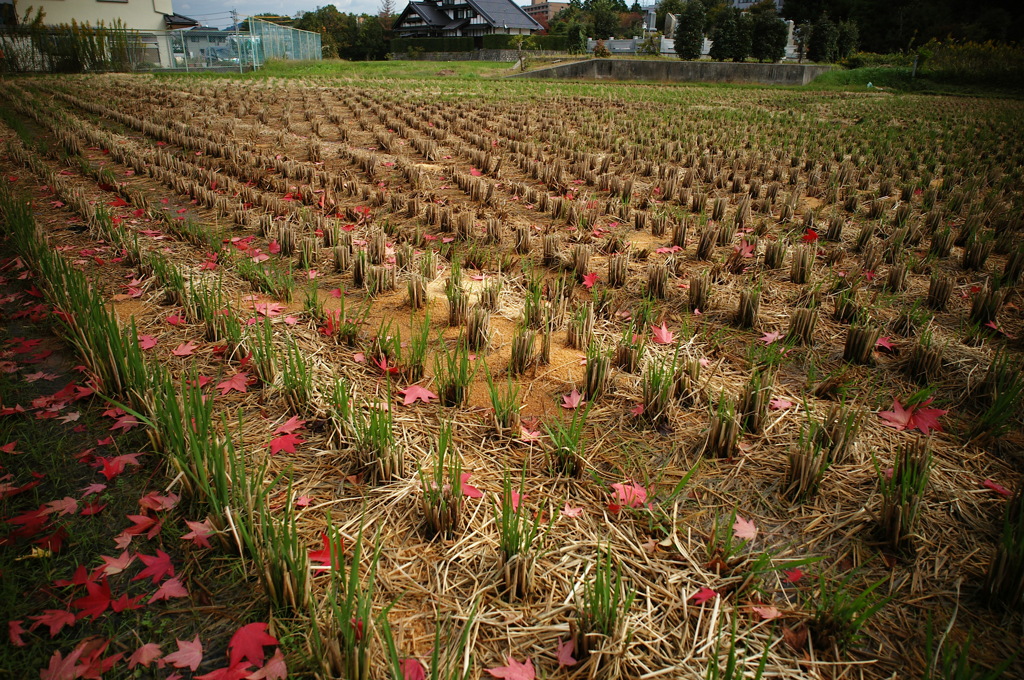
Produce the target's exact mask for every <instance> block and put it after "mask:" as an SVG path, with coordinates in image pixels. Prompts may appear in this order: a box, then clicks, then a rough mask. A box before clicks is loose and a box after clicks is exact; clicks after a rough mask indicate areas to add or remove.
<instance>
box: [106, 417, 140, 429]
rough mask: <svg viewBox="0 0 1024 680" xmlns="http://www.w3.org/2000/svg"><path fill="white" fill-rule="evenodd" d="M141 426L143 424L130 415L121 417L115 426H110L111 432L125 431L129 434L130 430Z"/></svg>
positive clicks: (115, 422)
mask: <svg viewBox="0 0 1024 680" xmlns="http://www.w3.org/2000/svg"><path fill="white" fill-rule="evenodd" d="M139 425H142V423H140V422H139V421H138V420H136V418H135V416H133V415H130V414H125V415H123V416H121V417H120V418H118V419H117V420H116V421H114V424H113V425H111V426H110V429H111V430H123V431H125V432H127V431H129V430H131V429H133V428H136V427H138V426H139Z"/></svg>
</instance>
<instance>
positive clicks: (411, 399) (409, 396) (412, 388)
mask: <svg viewBox="0 0 1024 680" xmlns="http://www.w3.org/2000/svg"><path fill="white" fill-rule="evenodd" d="M398 393H399V394H401V395H402V397H403V399H402V405H403V406H409V405H410V404H414V403H416V401H417V400H419V401H422V402H423V403H424V404H429V403H430V400H431V399H437V395H436V394H434V393H433V392H431V391H430V390H428V389H427V388H426V387H421V386H420V385H409V386H408V387H406V388H404V389H401V390H398Z"/></svg>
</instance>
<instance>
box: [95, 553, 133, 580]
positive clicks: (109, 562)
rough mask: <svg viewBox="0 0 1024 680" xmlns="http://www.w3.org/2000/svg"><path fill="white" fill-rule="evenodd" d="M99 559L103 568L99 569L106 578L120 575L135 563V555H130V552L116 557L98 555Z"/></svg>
mask: <svg viewBox="0 0 1024 680" xmlns="http://www.w3.org/2000/svg"><path fill="white" fill-rule="evenodd" d="M100 559H101V560H103V566H102V567H100V569H101V570H102V571H103V573H104V574H106V575H108V576H113V575H114V574H120V573H121V572H122V571H124V570H125V569H127V568H128V567H129V565H131V563H132V562H134V561H135V555H132V554H131V553H130V552H128V551H127V550H125V551H123V552H122V553H121V554H120V555H119V556H117V557H108V556H106V555H100Z"/></svg>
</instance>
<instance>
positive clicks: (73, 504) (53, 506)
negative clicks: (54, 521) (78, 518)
mask: <svg viewBox="0 0 1024 680" xmlns="http://www.w3.org/2000/svg"><path fill="white" fill-rule="evenodd" d="M46 508H47V513H48V514H49V513H54V512H56V513H57V516H58V517H63V516H64V515H73V514H75V513H76V512H78V501H77V500H75V499H74V498H72V497H71V496H65V497H64V498H62V499H60V500H59V501H50V502H49V503H47V504H46Z"/></svg>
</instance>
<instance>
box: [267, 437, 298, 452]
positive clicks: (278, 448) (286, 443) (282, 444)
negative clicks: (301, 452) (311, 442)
mask: <svg viewBox="0 0 1024 680" xmlns="http://www.w3.org/2000/svg"><path fill="white" fill-rule="evenodd" d="M305 441H306V440H305V439H303V438H302V437H300V436H299V435H297V434H283V435H281V436H280V437H275V438H274V439H272V440H270V443H269V444H267V446H269V447H270V455H272V456H273V455H276V454H278V453H280V452H282V451H284V452H285V453H295V446H296V445H298V444H302V443H303V442H305Z"/></svg>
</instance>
